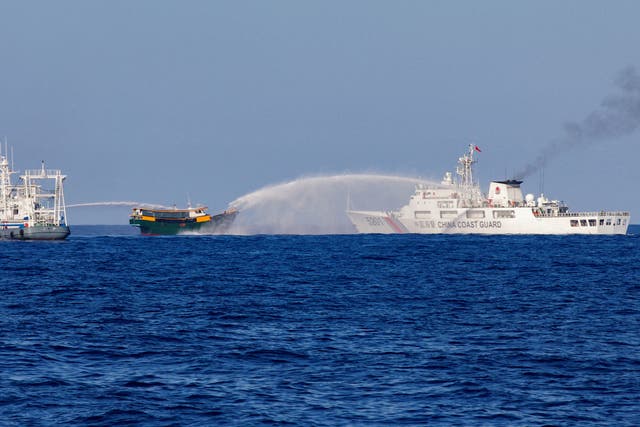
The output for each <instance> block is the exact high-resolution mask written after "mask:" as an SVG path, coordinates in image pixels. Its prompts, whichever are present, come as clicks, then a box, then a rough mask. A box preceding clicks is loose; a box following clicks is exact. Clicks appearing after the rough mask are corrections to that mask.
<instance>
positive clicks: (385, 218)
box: [347, 208, 629, 235]
mask: <svg viewBox="0 0 640 427" xmlns="http://www.w3.org/2000/svg"><path fill="white" fill-rule="evenodd" d="M444 212H446V214H447V216H446V217H445V218H442V217H441V216H442V213H444ZM470 212H471V213H472V215H469V213H470ZM433 213H434V215H429V216H422V215H419V214H420V212H406V213H401V212H382V211H347V215H348V216H349V219H350V220H351V222H352V223H353V225H354V226H355V228H356V230H357V231H358V233H378V234H399V233H416V234H602V235H611V234H626V233H627V228H628V226H629V214H628V212H591V213H577V214H566V215H561V216H535V215H534V214H533V212H532V210H531V209H529V208H510V209H492V208H488V209H482V208H480V209H478V208H474V209H472V210H467V209H458V210H456V211H455V213H453V211H452V210H447V211H443V212H442V213H441V212H438V211H435V212H433ZM507 213H508V214H509V215H512V216H513V217H511V218H507V217H504V216H506V214H507ZM470 216H471V217H470ZM474 216H475V217H474ZM479 217H481V218H479Z"/></svg>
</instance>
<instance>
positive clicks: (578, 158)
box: [0, 0, 640, 225]
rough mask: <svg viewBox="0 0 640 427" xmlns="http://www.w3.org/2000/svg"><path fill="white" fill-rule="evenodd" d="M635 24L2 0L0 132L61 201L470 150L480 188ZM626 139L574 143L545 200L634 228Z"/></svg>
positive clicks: (618, 63) (480, 6)
mask: <svg viewBox="0 0 640 427" xmlns="http://www.w3.org/2000/svg"><path fill="white" fill-rule="evenodd" d="M639 16H640V2H638V1H612V2H605V1H583V0H580V1H526V2H525V1H519V2H518V1H482V2H480V1H422V0H421V1H408V0H407V1H390V0H389V1H372V0H367V1H325V0H323V1H315V2H311V1H298V0H292V1H258V0H256V1H237V0H234V1H171V2H169V1H158V0H149V1H143V0H137V1H86V0H81V1H64V0H63V1H55V2H53V1H40V2H34V1H4V0H3V1H0V76H1V78H0V136H6V137H7V138H8V140H9V144H10V145H12V146H14V152H15V164H16V168H17V169H25V168H37V167H39V164H40V160H42V159H44V160H46V161H47V165H48V166H49V167H52V168H60V169H63V170H64V171H65V173H67V175H68V176H69V178H68V179H67V184H66V187H65V190H66V199H67V203H68V204H71V203H83V202H93V201H118V200H136V201H144V202H150V203H160V204H173V203H177V204H178V205H185V204H186V202H187V198H188V197H189V198H190V199H191V200H192V202H193V203H203V204H207V205H208V206H210V207H211V208H212V210H213V211H215V210H220V209H223V208H225V207H226V206H227V204H228V203H229V202H231V201H232V200H234V199H236V198H237V197H239V196H242V195H243V194H246V193H248V192H250V191H253V190H256V189H258V188H260V187H262V186H264V185H268V184H274V183H278V182H284V181H288V180H291V179H295V178H297V177H299V176H302V175H316V174H334V173H343V172H365V171H366V172H372V171H374V172H380V173H386V174H402V175H415V176H418V175H419V176H422V177H426V178H439V177H440V176H441V174H442V173H443V172H444V171H445V170H451V169H452V167H453V166H454V164H455V161H456V159H457V157H458V156H459V155H460V154H462V151H463V150H464V149H465V147H466V145H467V144H468V143H470V142H473V143H475V144H477V145H478V146H480V147H481V149H482V154H481V157H480V162H479V164H478V166H477V175H478V177H479V179H480V182H481V185H482V188H483V190H484V191H486V188H487V185H488V181H489V180H490V179H502V178H505V177H506V176H510V175H512V174H514V173H516V172H517V171H518V170H521V169H522V168H523V167H525V165H527V164H528V163H530V162H532V161H534V159H535V158H536V157H537V156H538V155H539V154H540V153H541V152H544V151H545V147H547V146H548V145H549V144H550V143H552V142H553V141H556V140H558V138H563V135H564V133H565V130H564V129H565V128H564V126H565V124H566V123H567V122H581V121H583V120H584V119H585V118H586V117H588V116H589V114H591V113H592V112H594V111H596V110H598V108H600V105H601V103H602V101H603V99H605V98H606V97H607V96H609V95H611V94H613V93H616V90H617V89H616V86H615V84H614V80H615V78H616V76H618V74H619V73H620V71H621V70H623V69H624V68H625V67H628V66H636V67H640V49H639V46H640V25H638V17H639ZM638 70H640V68H638ZM639 142H640V133H639V132H628V135H622V136H620V135H617V136H615V137H603V138H599V139H598V140H597V141H590V142H589V143H585V144H574V145H573V148H572V149H571V150H566V151H564V152H563V153H561V154H559V155H558V156H556V157H554V158H552V159H551V160H549V162H548V164H547V165H546V167H545V169H544V190H545V194H547V195H548V196H550V197H553V198H559V199H562V200H564V201H566V202H567V203H568V204H569V205H570V206H571V207H572V208H573V209H593V210H600V209H605V208H606V209H628V210H631V212H632V222H634V223H638V222H640V192H639V191H637V188H638V183H640V168H639V167H638V166H637V164H638V159H639V158H640V144H639ZM540 176H541V174H540V173H534V174H532V175H531V176H529V177H528V178H527V180H526V181H525V184H524V185H523V188H524V190H525V191H526V192H536V193H537V192H538V190H539V189H540V186H541V185H540V182H539V181H540ZM408 196H409V194H407V200H408ZM389 208H391V207H389ZM127 215H128V209H127V208H80V209H74V210H70V212H69V217H70V221H71V222H72V225H73V224H74V223H75V224H82V223H84V224H87V223H89V224H90V223H112V224H116V223H121V224H125V223H127Z"/></svg>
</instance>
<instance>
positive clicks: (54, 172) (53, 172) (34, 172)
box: [24, 169, 62, 178]
mask: <svg viewBox="0 0 640 427" xmlns="http://www.w3.org/2000/svg"><path fill="white" fill-rule="evenodd" d="M43 172H44V173H43ZM61 175H62V170H60V169H44V170H43V169H27V170H25V171H24V176H29V178H46V177H52V178H53V177H56V176H61Z"/></svg>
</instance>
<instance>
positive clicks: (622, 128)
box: [515, 66, 640, 179]
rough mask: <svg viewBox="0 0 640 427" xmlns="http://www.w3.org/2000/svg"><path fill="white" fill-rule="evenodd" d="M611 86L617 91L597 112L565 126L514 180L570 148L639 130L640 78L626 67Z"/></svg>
mask: <svg viewBox="0 0 640 427" xmlns="http://www.w3.org/2000/svg"><path fill="white" fill-rule="evenodd" d="M614 83H615V86H616V87H617V89H618V91H617V92H616V93H614V94H612V95H609V96H607V97H606V98H605V99H604V100H603V101H602V103H601V104H600V108H598V109H597V110H596V111H594V112H592V113H591V114H589V115H588V116H587V117H585V118H584V120H582V121H581V122H568V123H565V125H564V134H563V136H562V137H560V138H558V139H557V140H555V141H553V142H552V143H551V144H549V145H547V146H546V147H545V148H544V149H543V150H542V152H541V153H540V154H539V155H538V156H537V157H536V159H535V160H534V161H532V162H531V163H529V164H528V165H526V166H525V167H524V168H523V169H522V170H521V171H520V172H519V173H518V174H516V176H515V177H516V178H520V179H522V178H524V177H526V176H529V175H531V174H532V173H534V172H536V171H538V170H540V169H541V168H543V167H544V166H546V165H547V163H548V162H549V161H551V160H552V159H553V158H555V157H557V156H558V155H560V154H562V153H564V152H566V151H569V150H571V149H572V148H575V147H578V146H579V147H585V146H588V145H591V144H593V143H596V142H601V141H607V140H611V139H615V138H620V137H622V136H626V135H629V134H631V133H633V132H635V131H636V130H637V129H638V128H639V127H640V75H638V73H637V71H636V69H635V67H632V66H629V67H627V68H625V69H623V70H622V71H621V72H620V73H619V74H618V76H617V77H616V79H615V80H614Z"/></svg>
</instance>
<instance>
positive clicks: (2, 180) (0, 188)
mask: <svg viewBox="0 0 640 427" xmlns="http://www.w3.org/2000/svg"><path fill="white" fill-rule="evenodd" d="M5 147H6V142H5ZM5 151H6V148H5ZM6 154H7V153H6V152H5V154H4V155H2V146H1V145H0V198H2V200H1V205H0V207H1V208H2V213H1V215H0V218H3V219H8V216H9V214H8V212H9V199H10V197H11V193H12V190H13V189H12V186H11V174H12V173H14V172H13V171H12V170H11V168H9V159H8V158H7V155H6Z"/></svg>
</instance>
